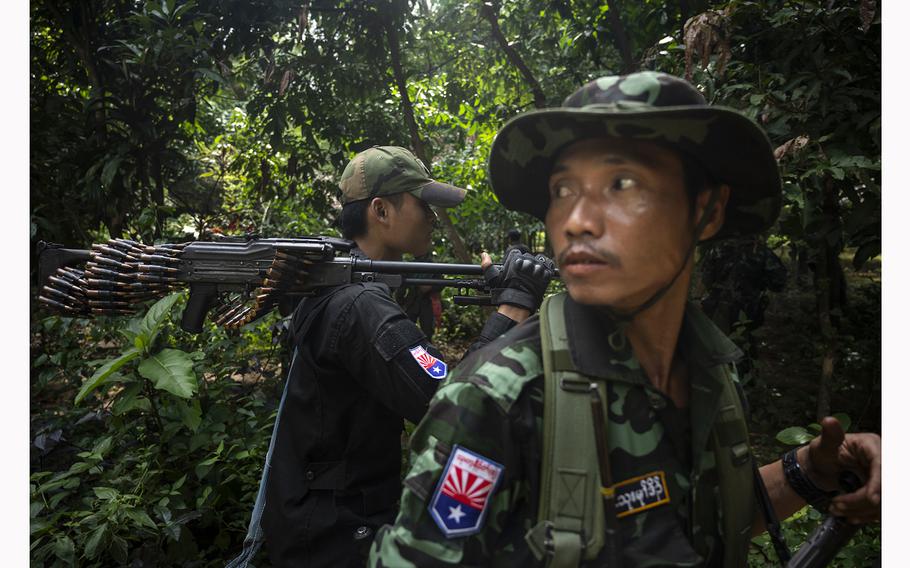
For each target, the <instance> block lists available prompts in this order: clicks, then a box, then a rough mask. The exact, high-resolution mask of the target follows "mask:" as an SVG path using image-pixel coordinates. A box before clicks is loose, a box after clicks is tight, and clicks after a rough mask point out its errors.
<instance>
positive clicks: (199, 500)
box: [196, 485, 212, 509]
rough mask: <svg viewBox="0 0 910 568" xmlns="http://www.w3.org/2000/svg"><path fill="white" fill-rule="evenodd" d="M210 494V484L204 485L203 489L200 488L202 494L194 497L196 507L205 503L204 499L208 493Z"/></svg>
mask: <svg viewBox="0 0 910 568" xmlns="http://www.w3.org/2000/svg"><path fill="white" fill-rule="evenodd" d="M211 494H212V486H211V485H206V486H205V489H203V490H202V495H200V496H199V497H197V498H196V508H197V509H199V508H201V507H202V505H203V503H205V501H206V499H208V498H209V495H211Z"/></svg>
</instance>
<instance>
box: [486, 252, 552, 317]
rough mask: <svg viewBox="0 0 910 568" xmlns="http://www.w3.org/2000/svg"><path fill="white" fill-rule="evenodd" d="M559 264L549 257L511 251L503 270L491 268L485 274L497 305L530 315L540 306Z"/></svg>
mask: <svg viewBox="0 0 910 568" xmlns="http://www.w3.org/2000/svg"><path fill="white" fill-rule="evenodd" d="M555 271H556V265H555V264H554V263H553V261H552V260H550V259H549V258H547V257H546V256H544V255H542V254H539V255H537V256H534V255H533V254H530V253H526V252H524V253H523V252H521V251H520V250H518V249H511V250H509V252H508V253H507V254H506V258H505V260H504V261H503V263H502V267H498V266H496V265H491V266H489V267H487V269H486V270H484V272H483V278H484V280H486V282H487V285H488V286H489V287H490V294H491V296H492V303H493V305H494V306H499V305H501V304H508V305H510V306H515V307H518V308H524V309H526V310H529V311H531V312H534V311H536V310H537V308H539V307H540V303H541V302H542V301H543V295H544V292H546V291H547V285H549V284H550V279H551V278H553V274H554V273H555Z"/></svg>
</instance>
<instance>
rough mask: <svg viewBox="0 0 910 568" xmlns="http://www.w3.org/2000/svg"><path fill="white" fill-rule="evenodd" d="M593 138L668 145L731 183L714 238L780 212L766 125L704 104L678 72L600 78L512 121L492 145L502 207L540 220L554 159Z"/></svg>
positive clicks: (761, 223) (756, 227)
mask: <svg viewBox="0 0 910 568" xmlns="http://www.w3.org/2000/svg"><path fill="white" fill-rule="evenodd" d="M598 137H610V138H633V139H636V140H644V141H648V142H654V143H656V144H659V145H662V146H665V147H668V148H670V149H672V150H675V151H677V152H679V153H680V154H682V155H684V156H687V157H689V158H691V159H693V160H695V161H696V162H697V163H699V164H701V165H702V166H703V167H704V168H705V169H706V171H707V172H708V173H709V174H710V176H711V177H712V178H713V179H714V180H715V181H717V182H721V183H726V184H729V185H730V187H731V194H730V201H729V203H728V205H727V217H726V222H725V223H724V226H723V227H722V228H721V230H720V231H719V232H718V233H717V235H715V236H714V237H713V239H722V238H726V237H730V236H735V235H748V234H753V233H757V232H761V231H763V230H765V229H767V228H768V227H770V226H771V224H772V223H774V221H775V219H777V215H778V213H779V211H780V205H781V181H780V174H779V172H778V169H777V162H776V161H775V159H774V153H773V150H772V148H771V144H770V142H769V141H768V137H767V136H766V135H765V133H764V131H763V130H762V129H761V128H760V127H759V126H758V125H757V124H756V123H755V122H754V121H753V120H751V119H749V118H748V117H746V116H745V115H743V114H741V113H740V112H738V111H736V110H734V109H729V108H725V107H718V106H709V105H708V104H707V102H706V101H705V99H704V97H703V96H702V95H701V93H699V92H698V91H697V90H696V89H695V88H694V87H693V86H692V85H690V84H689V83H687V82H686V81H684V80H683V79H680V78H678V77H674V76H672V75H667V74H665V73H658V72H654V71H643V72H640V73H634V74H632V75H625V76H615V77H601V78H599V79H596V80H594V81H591V82H590V83H587V84H586V85H584V86H583V87H581V88H580V89H578V90H577V91H576V92H575V93H573V94H572V95H570V96H569V97H568V98H567V99H566V100H565V102H564V103H563V106H562V107H559V108H553V109H543V110H537V111H532V112H528V113H525V114H522V115H519V116H517V117H515V118H513V119H512V120H510V121H509V122H508V123H506V125H505V126H503V127H502V129H501V130H500V131H499V133H498V134H497V135H496V138H495V139H494V141H493V146H492V148H491V150H490V161H489V176H490V184H491V186H492V188H493V191H494V192H495V193H496V195H497V197H498V198H499V200H500V201H501V202H502V204H503V205H505V206H506V207H507V208H509V209H513V210H516V211H524V212H526V213H530V214H532V215H535V216H536V217H538V218H540V219H543V218H544V216H545V215H546V212H547V207H548V206H549V196H548V192H547V180H548V179H549V175H550V170H551V168H552V165H553V161H554V160H555V159H556V157H557V156H558V155H559V153H560V152H561V151H562V150H563V149H564V148H565V147H566V146H567V145H569V144H571V143H573V142H576V141H578V140H583V139H586V138H598Z"/></svg>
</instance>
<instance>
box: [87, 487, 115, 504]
mask: <svg viewBox="0 0 910 568" xmlns="http://www.w3.org/2000/svg"><path fill="white" fill-rule="evenodd" d="M93 490H94V491H95V497H97V498H99V499H101V500H102V501H113V500H114V499H116V498H117V497H118V496H119V495H120V492H119V491H117V490H116V489H114V488H113V487H94V488H93Z"/></svg>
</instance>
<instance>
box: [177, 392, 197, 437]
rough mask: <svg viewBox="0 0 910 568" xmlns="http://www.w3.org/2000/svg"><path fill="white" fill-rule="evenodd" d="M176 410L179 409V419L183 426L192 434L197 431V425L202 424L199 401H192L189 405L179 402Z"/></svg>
mask: <svg viewBox="0 0 910 568" xmlns="http://www.w3.org/2000/svg"><path fill="white" fill-rule="evenodd" d="M178 408H179V409H180V419H181V421H183V424H184V425H185V426H186V427H187V428H189V429H190V430H192V431H193V432H195V431H196V430H198V429H199V425H200V424H202V407H201V406H200V404H199V399H193V401H192V402H191V403H189V404H187V403H185V402H183V401H180V404H179V405H178Z"/></svg>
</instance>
